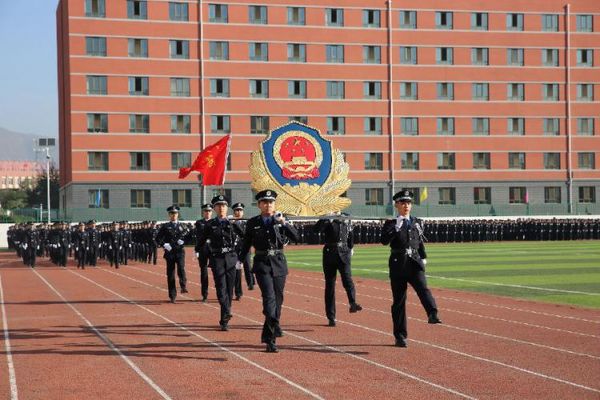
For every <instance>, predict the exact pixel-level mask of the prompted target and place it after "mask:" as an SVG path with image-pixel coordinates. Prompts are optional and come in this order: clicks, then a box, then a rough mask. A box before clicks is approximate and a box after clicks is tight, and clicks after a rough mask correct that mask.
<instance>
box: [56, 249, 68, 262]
mask: <svg viewBox="0 0 600 400" xmlns="http://www.w3.org/2000/svg"><path fill="white" fill-rule="evenodd" d="M59 250H60V252H59V258H58V263H59V265H62V266H63V267H66V266H67V255H68V254H69V249H68V248H66V247H61V248H60V249H59Z"/></svg>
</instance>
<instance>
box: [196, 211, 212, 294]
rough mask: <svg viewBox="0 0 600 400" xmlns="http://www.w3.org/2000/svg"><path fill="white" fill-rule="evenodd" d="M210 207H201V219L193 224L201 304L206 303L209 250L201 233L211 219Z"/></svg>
mask: <svg viewBox="0 0 600 400" xmlns="http://www.w3.org/2000/svg"><path fill="white" fill-rule="evenodd" d="M212 211H213V209H212V206H211V205H210V204H204V205H203V206H202V219H199V220H197V221H196V223H195V227H196V246H195V248H194V250H195V251H196V258H197V259H198V265H199V266H200V286H201V292H202V302H203V303H206V299H207V298H208V263H209V254H210V248H209V243H207V242H206V241H203V239H202V233H203V232H204V225H206V223H207V222H208V221H209V220H210V219H211V216H212Z"/></svg>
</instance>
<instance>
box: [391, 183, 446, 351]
mask: <svg viewBox="0 0 600 400" xmlns="http://www.w3.org/2000/svg"><path fill="white" fill-rule="evenodd" d="M393 200H394V206H395V208H396V210H397V211H398V215H397V217H396V218H394V219H390V220H387V221H386V222H385V223H384V225H383V229H382V233H381V243H382V244H383V245H389V246H390V248H391V253H390V257H389V262H388V265H389V270H390V284H391V287H392V296H393V303H392V322H393V325H394V337H395V339H396V343H395V345H396V346H397V347H406V346H407V344H406V338H407V337H408V330H407V324H406V319H407V318H406V289H407V284H410V285H411V286H412V287H413V289H414V290H415V292H416V293H417V296H418V297H419V300H420V301H421V304H422V305H423V308H424V309H425V312H426V313H427V322H429V323H430V324H439V323H441V322H442V321H440V319H439V318H438V309H437V305H436V303H435V299H434V298H433V295H432V294H431V291H430V290H429V288H428V287H427V281H426V279H425V265H426V264H427V253H426V252H425V244H424V230H423V221H422V220H420V219H418V218H415V217H413V216H411V215H410V211H411V209H412V201H413V194H412V192H410V191H409V190H401V191H400V192H398V193H396V194H395V195H394V196H393Z"/></svg>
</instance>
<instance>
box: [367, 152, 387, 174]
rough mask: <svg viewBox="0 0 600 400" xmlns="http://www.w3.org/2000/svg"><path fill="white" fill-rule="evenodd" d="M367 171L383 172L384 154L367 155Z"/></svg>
mask: <svg viewBox="0 0 600 400" xmlns="http://www.w3.org/2000/svg"><path fill="white" fill-rule="evenodd" d="M365 169H366V170H370V171H371V170H372V171H383V153H365Z"/></svg>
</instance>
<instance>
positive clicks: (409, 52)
mask: <svg viewBox="0 0 600 400" xmlns="http://www.w3.org/2000/svg"><path fill="white" fill-rule="evenodd" d="M416 63H417V48H416V47H412V46H400V64H416Z"/></svg>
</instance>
